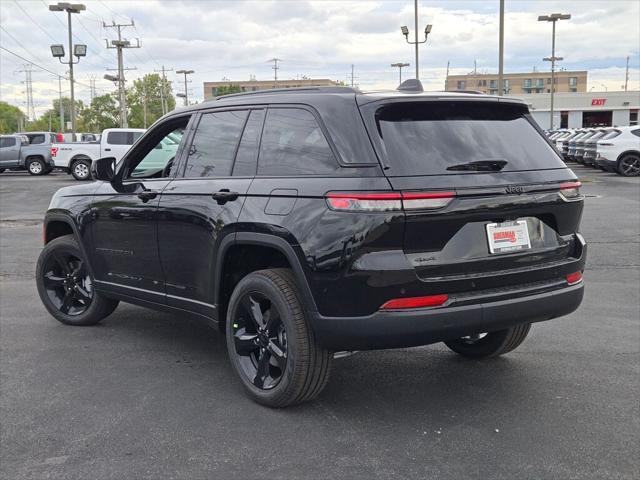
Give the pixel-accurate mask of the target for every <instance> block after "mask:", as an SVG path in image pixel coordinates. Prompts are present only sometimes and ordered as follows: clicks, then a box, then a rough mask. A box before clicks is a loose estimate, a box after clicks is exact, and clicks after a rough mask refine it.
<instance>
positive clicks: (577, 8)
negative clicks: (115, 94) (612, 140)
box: [0, 0, 640, 114]
mask: <svg viewBox="0 0 640 480" xmlns="http://www.w3.org/2000/svg"><path fill="white" fill-rule="evenodd" d="M69 1H72V3H73V2H78V1H81V0H69ZM84 4H85V5H86V10H85V11H84V12H82V13H80V14H78V15H74V16H73V34H74V43H84V44H86V45H87V46H88V52H87V56H86V57H84V58H82V59H81V60H80V63H79V64H78V65H75V66H74V72H75V77H76V82H78V83H77V84H76V97H77V98H79V99H82V100H83V101H88V100H89V98H90V94H91V92H90V88H89V86H90V83H91V80H90V79H91V78H94V79H95V85H96V93H97V94H98V95H100V94H104V93H107V92H112V91H115V86H114V84H113V83H111V82H109V81H107V80H104V79H103V76H104V74H105V73H111V74H114V72H107V69H108V68H111V69H113V68H116V66H117V60H116V53H115V50H113V49H111V50H108V49H106V48H105V39H109V40H111V39H114V38H116V35H117V34H116V31H115V29H113V28H104V27H103V22H106V23H107V24H111V23H113V22H115V23H121V24H127V23H130V22H131V21H133V22H134V23H135V26H134V27H124V28H123V36H124V37H125V38H126V39H128V40H130V41H131V42H132V44H134V45H135V44H136V39H139V40H140V44H141V48H139V49H133V48H132V49H127V50H125V52H124V63H125V66H126V67H129V68H135V70H129V71H127V72H126V78H127V81H128V83H129V84H130V83H131V81H132V80H133V79H135V78H139V77H141V76H143V75H144V74H146V73H150V72H153V71H155V70H159V69H160V68H162V66H163V65H164V66H165V68H167V69H171V68H173V71H169V72H168V73H167V78H168V79H169V80H171V81H173V82H174V83H173V89H174V92H177V91H183V84H182V82H181V80H180V79H181V77H179V76H178V75H177V74H176V73H175V70H180V69H190V70H195V73H194V74H193V75H191V76H190V77H189V79H190V80H191V83H190V84H189V97H190V99H193V100H195V101H201V100H202V98H203V82H205V81H218V80H222V79H230V80H235V81H239V80H249V78H250V77H251V76H255V78H256V79H258V80H269V79H272V78H273V69H272V68H271V67H272V66H273V63H270V62H269V61H268V60H269V59H271V58H274V57H276V58H279V59H281V62H280V67H281V68H280V70H279V71H278V77H279V79H286V78H297V77H301V76H303V75H304V76H307V77H312V78H330V79H333V80H340V81H346V82H347V83H351V65H354V83H355V84H357V85H358V86H359V87H360V88H363V89H380V88H396V87H397V79H398V71H397V69H394V68H392V67H391V66H390V64H391V63H396V62H408V63H410V64H411V67H408V68H407V69H405V71H404V72H403V75H405V78H408V75H409V74H411V75H412V74H413V72H414V70H413V69H414V50H413V46H412V45H408V44H407V43H406V42H405V39H404V37H403V36H402V34H401V32H400V26H401V25H407V26H408V27H409V30H410V32H411V33H410V37H411V38H412V36H413V32H414V9H413V1H412V0H390V1H365V0H361V1H346V0H345V1H329V0H322V1H303V0H296V1H289V0H259V1H242V0H235V1H217V0H198V1H184V2H180V1H174V0H172V1H166V0H164V1H159V0H143V1H131V0H126V1H124V0H86V1H84ZM418 4H419V7H418V11H419V17H418V18H419V19H418V25H419V26H418V30H419V31H420V32H421V37H420V39H422V38H424V37H423V36H422V32H423V31H424V27H425V26H426V25H427V24H432V25H433V29H432V32H431V34H430V35H429V38H428V41H427V43H426V44H423V45H421V46H420V78H421V80H422V83H423V85H424V87H425V89H426V90H442V89H443V88H444V81H445V77H446V71H447V64H448V63H449V65H450V73H452V74H459V73H468V72H470V71H472V70H473V69H474V61H475V64H476V66H477V67H476V68H477V70H478V71H479V72H487V73H494V72H497V70H498V25H499V18H498V10H499V1H498V0H491V1H481V0H470V1H458V0H440V1H427V0H425V1H422V0H421V1H419V2H418ZM556 12H561V13H570V14H571V15H572V18H571V20H568V21H560V22H558V24H557V32H556V56H560V57H564V60H563V61H562V62H559V63H558V68H565V69H567V70H588V71H589V75H588V85H587V88H588V89H589V90H592V91H594V92H595V91H605V90H609V91H612V90H620V89H621V86H622V85H623V84H624V77H625V66H626V58H627V56H629V89H630V90H640V22H639V21H638V19H639V18H640V1H638V0H619V1H616V0H600V1H596V0H593V1H592V0H564V1H555V0H529V1H525V0H520V1H518V0H505V67H504V68H505V72H528V71H531V70H532V69H533V68H534V67H535V68H536V69H538V70H548V68H549V64H548V62H544V61H543V60H542V59H543V57H549V56H551V24H549V23H546V22H538V21H537V17H538V15H544V14H550V13H556ZM0 26H1V28H0V47H2V49H0V99H1V100H4V101H6V102H9V103H11V104H14V105H16V106H19V107H21V108H23V109H24V106H25V100H26V96H25V93H24V92H25V84H24V80H25V75H26V74H25V73H24V71H23V70H25V64H28V63H29V62H33V63H34V64H37V65H38V66H39V67H43V68H46V69H47V70H49V71H50V72H52V73H53V74H57V75H64V74H65V72H66V69H67V68H68V67H67V66H65V65H62V64H60V63H59V61H58V60H57V59H54V58H53V57H51V53H50V50H49V46H50V45H51V44H54V43H63V44H65V49H67V47H66V44H67V43H68V40H67V28H66V14H65V13H61V12H50V11H49V10H48V2H47V1H45V0H2V1H1V2H0ZM7 50H9V51H10V52H12V53H10V52H9V51H7ZM15 54H17V55H20V56H21V57H24V59H26V60H27V61H25V60H24V59H20V58H18V57H16V56H15ZM38 66H36V65H34V66H33V67H32V69H33V73H32V81H33V97H34V103H35V109H36V113H37V114H41V113H42V112H44V111H45V110H47V109H48V108H49V107H50V105H51V102H52V100H53V99H55V98H57V97H58V80H57V78H56V77H55V76H54V75H53V74H52V73H50V72H47V71H44V70H43V69H41V68H39V67H38ZM62 90H63V95H68V94H69V82H68V81H66V80H63V81H62Z"/></svg>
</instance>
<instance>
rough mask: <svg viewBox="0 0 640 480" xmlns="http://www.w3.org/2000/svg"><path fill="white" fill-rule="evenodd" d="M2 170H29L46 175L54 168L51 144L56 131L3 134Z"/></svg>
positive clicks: (0, 157)
mask: <svg viewBox="0 0 640 480" xmlns="http://www.w3.org/2000/svg"><path fill="white" fill-rule="evenodd" d="M2 138H3V140H2V145H1V146H0V172H2V171H4V170H5V169H11V170H27V172H29V174H31V175H46V174H48V173H50V172H51V170H53V161H52V160H51V154H50V146H51V142H52V141H54V140H55V133H51V132H24V133H16V134H13V135H2Z"/></svg>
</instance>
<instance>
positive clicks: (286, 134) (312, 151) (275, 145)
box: [258, 108, 338, 176]
mask: <svg viewBox="0 0 640 480" xmlns="http://www.w3.org/2000/svg"><path fill="white" fill-rule="evenodd" d="M337 168H338V162H337V161H336V159H335V157H334V156H333V152H332V151H331V148H330V147H329V143H328V142H327V139H326V138H325V137H324V134H323V133H322V130H321V129H320V126H319V125H318V123H317V122H316V119H315V117H314V116H313V115H312V114H311V112H309V111H307V110H303V109H300V108H273V109H270V110H269V111H268V113H267V119H266V121H265V125H264V131H263V133H262V142H261V144H260V156H259V159H258V174H259V175H275V176H278V175H322V174H330V173H333V172H335V171H336V169H337Z"/></svg>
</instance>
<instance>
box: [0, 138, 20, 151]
mask: <svg viewBox="0 0 640 480" xmlns="http://www.w3.org/2000/svg"><path fill="white" fill-rule="evenodd" d="M15 145H16V139H15V138H13V137H6V138H0V148H8V147H14V146H15Z"/></svg>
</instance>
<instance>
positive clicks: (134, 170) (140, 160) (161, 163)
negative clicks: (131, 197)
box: [125, 115, 191, 178]
mask: <svg viewBox="0 0 640 480" xmlns="http://www.w3.org/2000/svg"><path fill="white" fill-rule="evenodd" d="M190 118H191V117H190V116H189V115H187V116H183V117H178V118H173V119H170V120H167V121H165V122H163V123H162V124H160V125H157V126H155V127H154V128H153V130H151V131H150V132H149V135H148V136H147V137H146V138H144V139H143V140H142V143H141V144H139V145H136V146H135V147H133V149H134V150H132V151H131V153H130V154H129V155H127V159H126V161H127V164H128V165H127V166H126V168H127V170H128V173H126V174H125V176H126V178H166V177H168V176H170V175H171V171H172V168H173V164H174V161H175V160H176V156H177V155H178V153H179V150H180V145H181V144H182V142H183V137H184V133H185V131H186V129H187V126H188V125H189V119H190ZM128 133H130V134H131V133H134V132H128ZM135 133H137V134H138V135H137V136H138V137H139V136H140V135H141V134H142V132H135ZM132 137H133V135H132Z"/></svg>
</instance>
